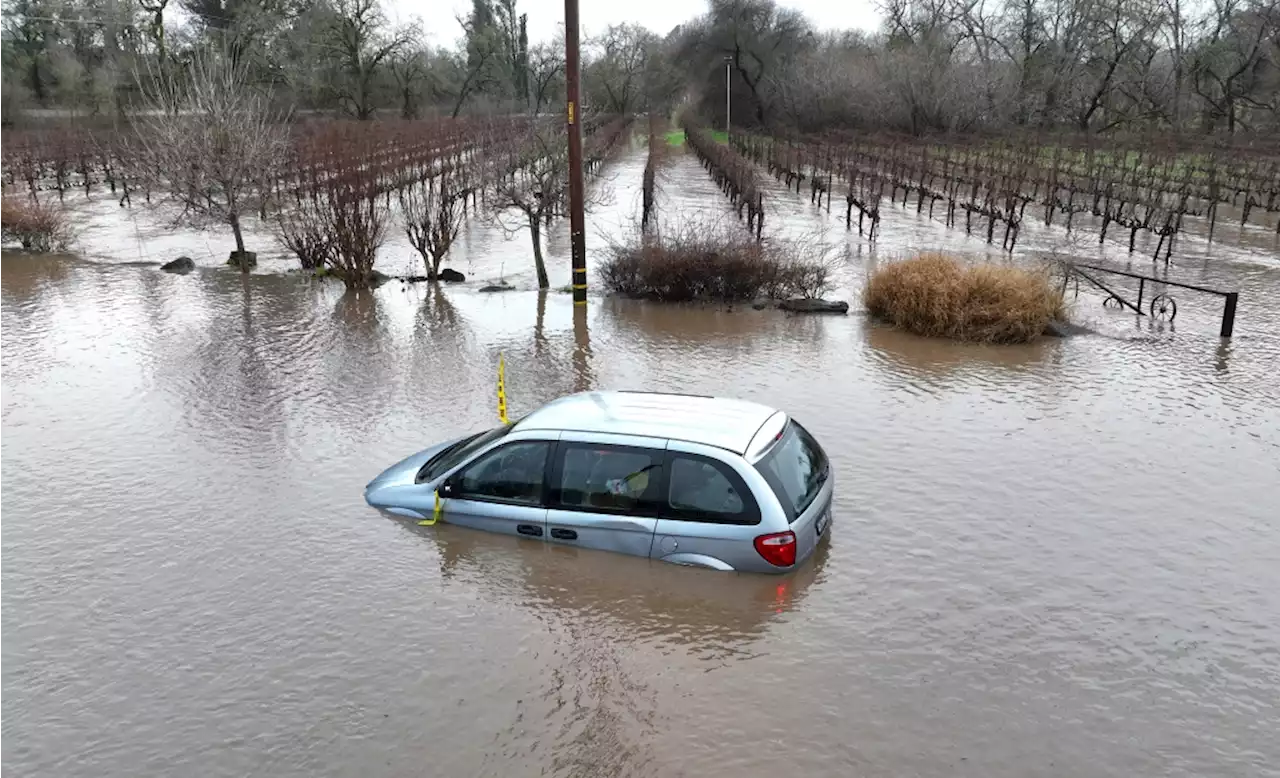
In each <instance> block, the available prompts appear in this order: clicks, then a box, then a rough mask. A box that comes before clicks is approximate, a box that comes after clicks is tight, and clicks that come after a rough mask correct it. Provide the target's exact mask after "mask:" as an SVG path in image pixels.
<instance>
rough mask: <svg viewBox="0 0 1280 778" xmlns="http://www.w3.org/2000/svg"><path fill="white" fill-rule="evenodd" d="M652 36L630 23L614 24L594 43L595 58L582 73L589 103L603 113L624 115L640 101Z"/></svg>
mask: <svg viewBox="0 0 1280 778" xmlns="http://www.w3.org/2000/svg"><path fill="white" fill-rule="evenodd" d="M652 39H653V33H651V32H649V31H648V30H646V29H644V28H643V27H640V26H638V25H634V24H615V25H610V26H609V27H608V28H606V29H605V31H604V35H602V36H601V37H600V39H599V40H598V41H596V42H595V48H597V49H598V53H597V56H596V57H595V58H594V60H593V61H592V62H591V64H590V66H589V67H588V68H587V69H586V72H585V73H584V80H585V81H586V82H587V88H588V90H589V93H594V96H595V100H594V101H593V102H594V104H595V105H596V106H598V107H599V108H600V109H601V110H603V111H604V112H605V113H617V114H625V113H630V112H632V111H633V110H634V109H635V103H636V102H637V101H638V100H639V99H640V98H642V97H643V96H644V95H643V86H644V75H645V66H646V64H647V63H648V57H649V45H650V42H651V41H652Z"/></svg>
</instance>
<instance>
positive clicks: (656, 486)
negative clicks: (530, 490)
mask: <svg viewBox="0 0 1280 778" xmlns="http://www.w3.org/2000/svg"><path fill="white" fill-rule="evenodd" d="M560 450H561V454H562V459H561V463H560V465H561V466H560V479H559V483H558V484H557V486H558V493H559V500H558V502H559V504H560V506H561V507H563V508H568V509H573V510H586V511H602V512H608V513H613V512H618V513H651V512H654V511H656V508H657V503H658V500H659V497H660V494H661V492H660V483H659V482H660V480H661V474H662V457H663V453H664V452H662V451H659V450H657V449H646V448H628V447H623V446H606V445H597V444H594V443H562V444H561V447H560Z"/></svg>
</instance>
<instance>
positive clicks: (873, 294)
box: [863, 254, 1064, 343]
mask: <svg viewBox="0 0 1280 778" xmlns="http://www.w3.org/2000/svg"><path fill="white" fill-rule="evenodd" d="M863 301H864V302H865V303H866V305H867V310H868V311H869V312H870V313H871V315H872V316H875V317H876V318H878V319H881V320H883V321H886V322H888V323H890V324H893V325H894V326H897V327H901V328H902V329H905V330H908V331H910V332H914V333H916V334H917V335H925V336H929V337H942V338H954V339H956V340H969V341H977V342H982V343H1026V342H1027V341H1030V340H1034V339H1035V338H1037V337H1039V336H1040V335H1041V334H1043V333H1044V330H1045V326H1046V325H1047V324H1048V323H1049V321H1050V320H1051V319H1055V318H1062V316H1063V315H1064V310H1063V309H1064V305H1063V300H1062V294H1061V292H1060V291H1059V290H1058V289H1057V287H1056V286H1055V285H1054V284H1053V282H1052V281H1051V280H1050V278H1049V275H1048V274H1047V273H1040V272H1036V271H1033V270H1026V269H1023V268H1017V267H1009V266H1000V265H966V264H964V263H962V262H960V261H959V260H957V259H955V258H954V257H949V256H946V255H944V254H921V255H920V256H918V257H914V258H912V259H907V260H902V261H900V262H891V263H889V264H887V265H885V266H884V267H881V268H880V269H879V270H877V271H876V272H875V273H874V274H872V276H871V278H870V279H868V281H867V286H866V289H865V290H864V291H863Z"/></svg>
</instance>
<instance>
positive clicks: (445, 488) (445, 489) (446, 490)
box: [438, 481, 453, 497]
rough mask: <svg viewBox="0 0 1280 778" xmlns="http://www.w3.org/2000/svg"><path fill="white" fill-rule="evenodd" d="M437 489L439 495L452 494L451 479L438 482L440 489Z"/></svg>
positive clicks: (447, 495)
mask: <svg viewBox="0 0 1280 778" xmlns="http://www.w3.org/2000/svg"><path fill="white" fill-rule="evenodd" d="M438 491H439V492H440V496H441V497H449V496H451V495H452V494H453V481H445V482H444V483H442V484H440V489H439V490H438Z"/></svg>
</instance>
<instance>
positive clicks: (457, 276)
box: [440, 267, 467, 284]
mask: <svg viewBox="0 0 1280 778" xmlns="http://www.w3.org/2000/svg"><path fill="white" fill-rule="evenodd" d="M440 280H441V281H444V282H446V283H450V284H460V283H462V282H463V281H466V280H467V277H466V276H465V275H463V274H462V273H459V272H458V271H456V270H454V269H453V268H451V267H446V268H444V269H443V270H441V271H440Z"/></svg>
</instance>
